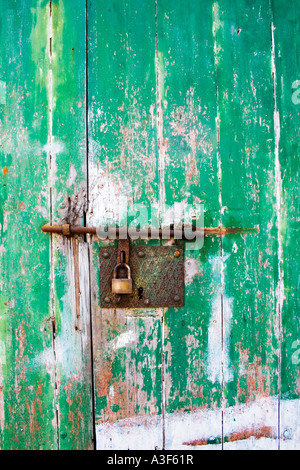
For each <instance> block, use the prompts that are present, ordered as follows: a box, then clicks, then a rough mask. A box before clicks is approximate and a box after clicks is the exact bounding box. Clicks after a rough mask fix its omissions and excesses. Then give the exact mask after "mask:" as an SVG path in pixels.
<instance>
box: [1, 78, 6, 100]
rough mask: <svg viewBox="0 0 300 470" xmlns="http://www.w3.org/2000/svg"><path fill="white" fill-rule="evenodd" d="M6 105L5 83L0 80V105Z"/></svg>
mask: <svg viewBox="0 0 300 470" xmlns="http://www.w3.org/2000/svg"><path fill="white" fill-rule="evenodd" d="M5 103H6V83H5V82H3V81H2V80H0V104H5Z"/></svg>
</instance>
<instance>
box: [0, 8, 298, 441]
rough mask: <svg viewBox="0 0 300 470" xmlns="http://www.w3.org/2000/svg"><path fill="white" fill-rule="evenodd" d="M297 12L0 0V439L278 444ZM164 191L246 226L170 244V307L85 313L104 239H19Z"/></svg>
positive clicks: (294, 314)
mask: <svg viewBox="0 0 300 470" xmlns="http://www.w3.org/2000/svg"><path fill="white" fill-rule="evenodd" d="M299 8H300V1H299V0H291V1H290V2H289V3H288V4H287V3H286V1H284V0H269V1H263V0H253V1H251V2H249V1H248V0H239V1H238V0H223V1H219V2H218V1H214V0H207V1H202V2H201V1H193V0H185V1H183V0H176V1H175V2H174V0H173V1H171V0H145V1H143V2H136V1H135V0H126V1H125V2H124V1H121V0H114V1H113V2H107V1H105V0H89V1H86V0H73V1H72V2H69V1H68V0H51V1H50V0H32V1H31V2H28V1H25V0H18V1H15V0H6V1H5V2H2V3H1V4H0V42H1V46H2V47H1V50H0V234H1V238H0V274H1V279H0V449H3V450H4V449H45V450H46V449H66V450H67V449H70V450H71V449H91V448H93V447H97V449H101V450H103V449H115V450H119V449H120V450H121V449H124V450H125V449H131V450H134V449H162V448H165V449H170V450H171V449H172V450H196V449H251V450H256V449H278V448H280V449H297V448H299V443H300V428H299V423H298V421H299V412H300V405H299V403H300V400H299V398H300V397H299V391H300V387H299V383H300V382H299V378H300V375H299V367H300V336H299V332H300V323H299V314H298V311H299V273H298V271H299V269H298V267H299V263H298V259H299V241H298V236H297V230H298V227H299V215H298V213H299V203H298V192H299V169H298V162H299V142H300V139H299V137H300V136H299V115H300V70H299V68H300V59H299V57H300V44H299V41H300V39H299V38H300V35H299V29H300V24H299ZM120 202H121V206H120ZM186 204H190V205H191V207H192V209H193V213H194V214H197V215H198V216H199V214H200V215H201V210H202V209H204V225H205V227H218V226H220V227H221V228H222V227H239V228H241V229H242V228H248V227H257V229H258V231H257V232H251V233H241V234H230V235H228V236H222V237H217V236H215V235H210V236H208V237H206V238H205V240H204V245H203V247H201V249H199V250H195V251H193V250H189V247H190V246H191V245H190V244H189V243H188V242H186V245H185V249H186V251H185V306H184V307H181V308H168V309H163V308H157V309H146V308H145V309H113V308H102V309H101V308H100V285H99V283H100V275H99V274H100V273H99V269H100V268H99V266H100V265H99V246H101V245H106V244H107V242H103V241H101V240H99V238H97V237H96V236H89V235H88V236H82V235H76V236H74V237H67V236H62V235H54V234H51V235H50V234H45V233H42V232H41V227H42V225H44V224H67V223H69V224H78V225H81V226H83V225H88V226H96V227H97V226H99V224H108V225H110V226H111V225H113V224H117V225H119V224H124V222H126V221H127V223H128V224H129V226H131V227H133V226H134V224H135V223H140V224H141V225H147V224H150V225H152V226H156V227H157V226H159V225H162V226H165V225H167V223H168V222H169V220H168V218H169V216H170V214H172V209H174V208H175V214H176V216H178V214H181V209H182V208H183V207H184V205H186ZM201 204H202V207H201ZM128 208H129V212H126V210H127V209H128ZM137 210H139V213H138V212H137ZM110 243H116V242H110ZM133 243H135V244H145V243H151V244H160V243H161V242H160V241H158V240H151V241H145V240H139V241H134V242H133ZM91 320H92V324H91ZM92 349H93V357H92ZM92 363H93V370H92ZM93 428H94V429H93ZM94 436H95V438H96V442H95V441H94Z"/></svg>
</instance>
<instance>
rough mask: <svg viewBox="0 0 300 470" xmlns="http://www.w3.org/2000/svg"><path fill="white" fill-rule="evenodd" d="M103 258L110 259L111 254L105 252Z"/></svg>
mask: <svg viewBox="0 0 300 470" xmlns="http://www.w3.org/2000/svg"><path fill="white" fill-rule="evenodd" d="M103 258H105V259H107V258H109V253H107V251H105V252H104V253H103Z"/></svg>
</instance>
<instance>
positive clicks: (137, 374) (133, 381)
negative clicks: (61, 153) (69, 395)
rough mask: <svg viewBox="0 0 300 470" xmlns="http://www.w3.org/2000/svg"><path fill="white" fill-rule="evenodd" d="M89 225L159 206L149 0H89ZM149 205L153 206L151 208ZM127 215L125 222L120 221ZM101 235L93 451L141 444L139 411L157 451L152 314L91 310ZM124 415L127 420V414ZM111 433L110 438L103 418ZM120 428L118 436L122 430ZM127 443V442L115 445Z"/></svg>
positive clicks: (158, 403)
mask: <svg viewBox="0 0 300 470" xmlns="http://www.w3.org/2000/svg"><path fill="white" fill-rule="evenodd" d="M88 18H89V32H88V34H89V52H88V57H89V61H88V66H89V97H90V99H89V212H88V224H89V225H94V226H98V225H99V224H108V225H110V226H112V225H113V224H114V223H116V224H119V223H120V222H119V211H118V209H119V201H120V198H122V197H123V198H126V199H127V202H128V206H126V204H125V206H124V207H123V209H125V211H123V209H122V210H121V211H120V219H121V223H122V224H123V223H124V222H126V221H127V222H128V223H129V224H130V223H132V222H133V219H134V216H135V214H134V212H131V213H128V214H127V213H126V210H127V208H129V209H130V208H131V209H135V208H137V207H138V206H137V205H138V204H142V205H144V207H145V208H146V209H147V214H146V215H145V216H143V217H144V219H143V220H142V223H143V224H145V225H147V224H148V222H149V220H150V218H149V217H150V214H151V213H150V208H151V204H153V205H155V206H157V203H158V163H157V136H156V132H157V130H156V111H155V109H156V94H155V93H156V74H155V2H154V1H153V0H147V1H145V2H142V3H140V4H139V5H138V6H137V5H136V2H134V1H127V2H122V1H117V2H114V3H110V2H105V1H99V0H98V1H96V0H94V1H92V2H90V3H89V9H88ZM156 210H157V209H156ZM127 216H128V219H127ZM98 246H99V240H97V239H94V243H93V248H92V253H91V259H92V266H91V279H92V280H93V281H92V286H91V287H92V315H93V350H94V377H95V415H96V424H97V448H99V449H105V448H106V449H107V448H118V446H121V448H130V449H137V448H140V446H144V445H145V443H144V442H143V437H142V435H141V436H140V438H139V439H135V438H134V437H133V435H132V434H131V429H133V428H134V425H135V424H137V423H138V417H140V418H141V419H142V420H143V423H144V425H145V426H146V427H148V426H149V428H151V429H153V436H152V437H153V438H152V439H151V440H150V441H149V444H148V445H149V446H150V448H152V449H154V448H155V447H157V448H162V445H163V444H162V438H163V430H162V425H161V418H160V415H161V412H162V394H161V390H162V371H161V367H162V360H161V358H162V339H161V318H160V311H159V310H153V311H152V312H151V314H150V315H149V311H148V312H143V309H141V310H139V311H137V312H136V313H135V312H134V311H133V310H130V309H100V308H99V295H100V293H99V254H98ZM129 418H131V420H130V423H131V424H129V425H128V421H127V420H128V419H129ZM113 423H116V424H115V427H114V430H115V433H114V434H113V435H112V437H111V438H110V439H108V435H110V434H109V433H110V430H111V427H110V424H113ZM122 430H125V431H124V434H125V437H124V434H123V432H122ZM123 446H125V447H123Z"/></svg>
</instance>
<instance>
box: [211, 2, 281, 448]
mask: <svg viewBox="0 0 300 470" xmlns="http://www.w3.org/2000/svg"><path fill="white" fill-rule="evenodd" d="M215 21H216V25H217V31H216V40H217V56H216V63H217V81H218V92H219V99H218V103H219V115H220V155H221V174H222V178H221V201H222V206H223V211H222V212H223V215H222V224H223V225H224V226H237V227H243V228H247V227H255V226H257V227H258V228H259V234H255V235H254V234H247V235H239V236H231V237H224V239H223V242H222V260H223V270H224V281H223V283H224V285H223V324H224V335H223V348H224V351H226V352H227V355H228V363H227V364H224V370H223V373H224V374H225V373H226V372H227V380H226V379H225V377H224V396H225V400H226V405H227V406H233V405H237V404H241V403H249V402H251V403H253V402H255V401H257V403H258V409H257V411H256V412H255V413H253V415H250V417H249V418H248V420H247V424H245V430H247V429H251V428H252V429H253V430H257V432H259V429H260V428H261V426H267V427H268V428H270V435H271V436H272V437H274V439H272V440H269V441H266V442H264V446H265V448H276V447H277V443H276V439H275V438H276V437H277V432H278V402H277V399H276V398H274V400H273V401H271V402H268V404H266V403H265V402H264V400H263V399H264V398H265V397H269V396H274V397H276V396H277V394H278V367H279V359H278V357H279V349H278V348H279V345H278V340H279V329H280V324H279V315H278V312H277V310H276V293H275V286H274V282H275V283H276V278H277V275H278V272H277V269H278V268H277V266H278V261H277V256H278V252H277V229H276V184H277V182H276V169H275V135H274V125H275V123H274V98H273V79H272V55H271V35H270V24H271V15H270V10H269V5H268V4H267V3H266V2H262V1H257V2H254V4H251V5H250V4H249V2H247V1H238V2H235V1H231V2H226V4H222V5H221V4H219V5H218V6H217V5H215ZM255 409H256V408H255ZM259 410H260V411H259ZM262 416H263V417H262ZM239 419H241V420H243V419H244V417H243V413H242V414H241V418H239V416H238V415H237V416H236V423H237V424H238V422H239ZM230 427H231V416H230V413H229V412H226V411H225V412H224V434H225V435H226V433H228V430H229V429H230ZM241 431H244V430H243V429H242V430H241ZM269 437H270V436H269ZM247 446H248V443H247V442H245V444H244V447H245V448H247ZM256 446H257V447H258V448H259V446H260V443H259V441H257V443H256V444H255V443H252V448H255V447H256ZM226 447H227V446H225V448H226ZM230 448H232V445H230Z"/></svg>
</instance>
